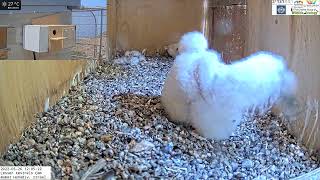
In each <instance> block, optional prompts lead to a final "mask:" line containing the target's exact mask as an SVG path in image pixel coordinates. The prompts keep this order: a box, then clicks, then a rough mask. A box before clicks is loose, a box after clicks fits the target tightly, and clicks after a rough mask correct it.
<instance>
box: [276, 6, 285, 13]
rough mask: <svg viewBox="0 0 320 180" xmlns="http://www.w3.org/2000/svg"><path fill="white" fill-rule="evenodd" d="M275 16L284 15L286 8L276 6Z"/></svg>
mask: <svg viewBox="0 0 320 180" xmlns="http://www.w3.org/2000/svg"><path fill="white" fill-rule="evenodd" d="M277 14H286V6H285V5H277Z"/></svg>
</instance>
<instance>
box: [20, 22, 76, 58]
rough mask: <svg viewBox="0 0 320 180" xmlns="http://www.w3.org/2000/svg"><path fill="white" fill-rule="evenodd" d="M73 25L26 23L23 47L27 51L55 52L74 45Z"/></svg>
mask: <svg viewBox="0 0 320 180" xmlns="http://www.w3.org/2000/svg"><path fill="white" fill-rule="evenodd" d="M75 28H76V27H75V25H26V26H24V38H23V48H24V49H26V50H29V51H33V52H38V53H43V52H57V51H60V50H63V49H66V48H71V47H73V46H75V41H76V37H75Z"/></svg>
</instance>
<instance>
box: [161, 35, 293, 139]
mask: <svg viewBox="0 0 320 180" xmlns="http://www.w3.org/2000/svg"><path fill="white" fill-rule="evenodd" d="M179 47H180V48H179V55H178V56H177V57H176V58H175V61H174V64H173V66H172V68H171V70H170V71H169V73H168V75H167V78H166V81H165V84H164V87H163V90H162V96H161V102H162V104H163V106H164V108H165V111H166V112H167V114H168V116H169V119H170V120H171V121H173V122H176V123H180V124H186V125H192V126H193V127H194V128H196V129H197V131H198V133H199V134H201V135H202V136H204V137H206V138H210V139H216V140H220V139H226V138H229V137H230V136H231V135H232V133H233V132H234V131H235V130H236V128H237V126H238V125H239V124H240V123H241V121H242V120H243V115H244V114H245V113H246V112H248V110H249V109H254V110H258V112H259V113H261V114H263V113H265V112H266V111H267V110H269V109H270V108H271V106H272V105H274V104H275V103H277V101H279V99H280V98H281V97H286V96H291V95H293V94H294V92H295V88H296V78H295V76H294V74H293V73H292V72H291V71H290V70H289V69H288V68H287V66H286V64H285V61H284V59H283V58H282V57H281V56H278V55H275V54H272V53H271V52H264V51H261V52H257V53H255V54H252V55H250V56H248V57H246V58H244V59H242V60H239V61H236V62H234V63H232V64H230V65H227V64H225V63H224V62H223V61H222V58H221V56H220V54H219V53H218V52H216V51H214V50H209V49H208V42H207V40H206V38H205V37H204V36H203V34H202V33H200V32H189V33H186V34H185V35H183V36H182V38H181V40H180V42H179Z"/></svg>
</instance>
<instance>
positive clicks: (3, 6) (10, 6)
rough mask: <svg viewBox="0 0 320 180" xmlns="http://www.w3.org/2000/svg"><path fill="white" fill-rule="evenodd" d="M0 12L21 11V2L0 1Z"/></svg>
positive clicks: (17, 0)
mask: <svg viewBox="0 0 320 180" xmlns="http://www.w3.org/2000/svg"><path fill="white" fill-rule="evenodd" d="M0 10H21V0H0Z"/></svg>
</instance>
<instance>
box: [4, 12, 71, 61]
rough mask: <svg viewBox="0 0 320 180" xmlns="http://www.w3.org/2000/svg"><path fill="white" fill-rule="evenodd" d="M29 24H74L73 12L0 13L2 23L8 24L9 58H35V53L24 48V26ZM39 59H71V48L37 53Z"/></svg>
mask: <svg viewBox="0 0 320 180" xmlns="http://www.w3.org/2000/svg"><path fill="white" fill-rule="evenodd" d="M27 24H63V25H65V24H72V15H71V12H69V11H67V12H63V13H54V14H52V13H51V14H49V13H32V14H11V15H5V14H0V25H8V26H10V27H13V28H9V29H8V37H7V39H8V48H10V51H9V53H8V59H20V60H22V59H23V60H33V54H32V52H30V51H26V50H24V49H23V26H24V25H27ZM36 56H37V59H48V60H51V59H71V51H70V49H66V50H64V51H61V52H59V53H50V54H49V53H43V54H38V53H37V54H36Z"/></svg>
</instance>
